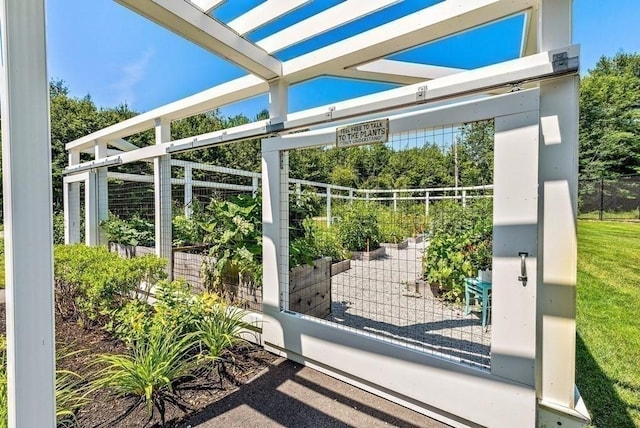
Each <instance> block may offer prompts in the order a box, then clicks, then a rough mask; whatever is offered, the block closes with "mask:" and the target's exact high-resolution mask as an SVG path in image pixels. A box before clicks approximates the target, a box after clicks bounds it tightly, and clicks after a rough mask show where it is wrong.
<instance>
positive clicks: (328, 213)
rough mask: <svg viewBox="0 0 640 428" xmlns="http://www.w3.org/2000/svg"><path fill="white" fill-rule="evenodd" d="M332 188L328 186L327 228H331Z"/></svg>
mask: <svg viewBox="0 0 640 428" xmlns="http://www.w3.org/2000/svg"><path fill="white" fill-rule="evenodd" d="M332 215H333V214H332V213H331V186H327V226H331V216H332Z"/></svg>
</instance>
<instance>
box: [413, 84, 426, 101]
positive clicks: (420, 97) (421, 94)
mask: <svg viewBox="0 0 640 428" xmlns="http://www.w3.org/2000/svg"><path fill="white" fill-rule="evenodd" d="M426 101H427V87H426V86H420V87H419V88H418V92H416V103H418V104H421V103H424V102H426Z"/></svg>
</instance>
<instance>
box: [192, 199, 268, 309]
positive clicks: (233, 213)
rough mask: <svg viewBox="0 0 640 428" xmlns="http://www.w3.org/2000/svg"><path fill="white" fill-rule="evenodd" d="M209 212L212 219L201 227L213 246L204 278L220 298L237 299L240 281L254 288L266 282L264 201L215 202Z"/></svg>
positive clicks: (204, 267)
mask: <svg viewBox="0 0 640 428" xmlns="http://www.w3.org/2000/svg"><path fill="white" fill-rule="evenodd" d="M207 210H208V211H209V214H210V216H209V218H210V220H209V221H206V222H202V223H201V224H200V226H201V227H202V229H203V230H204V231H205V236H204V240H205V242H206V243H208V244H210V245H211V247H210V250H209V256H210V257H209V258H208V259H207V261H205V263H204V265H203V273H204V279H205V282H206V283H207V284H208V286H209V288H211V289H212V290H214V291H215V292H217V293H218V294H219V295H221V296H224V297H225V298H231V299H233V288H234V287H235V284H237V283H238V282H239V281H241V282H243V283H245V284H248V285H251V286H259V285H260V284H261V283H262V231H261V229H262V211H261V202H260V198H258V197H252V196H250V195H239V196H236V197H234V198H231V199H230V200H227V201H218V200H215V199H212V200H211V203H210V204H209V205H208V206H207ZM227 281H228V282H227Z"/></svg>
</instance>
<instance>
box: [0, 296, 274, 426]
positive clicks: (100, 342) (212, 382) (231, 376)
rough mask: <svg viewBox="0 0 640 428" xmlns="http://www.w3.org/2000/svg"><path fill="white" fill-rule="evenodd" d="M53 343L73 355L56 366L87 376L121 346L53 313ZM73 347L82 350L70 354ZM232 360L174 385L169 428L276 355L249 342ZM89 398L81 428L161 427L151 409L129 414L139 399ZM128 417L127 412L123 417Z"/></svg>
mask: <svg viewBox="0 0 640 428" xmlns="http://www.w3.org/2000/svg"><path fill="white" fill-rule="evenodd" d="M5 317H6V314H5V305H4V304H0V332H1V333H2V334H4V332H5ZM56 346H57V348H58V352H59V353H60V351H62V354H63V355H64V354H69V353H73V354H72V355H71V356H69V357H67V358H64V359H63V360H62V361H60V362H59V367H58V368H59V369H61V368H62V369H68V370H72V371H74V372H76V373H78V374H79V375H81V376H83V377H85V378H89V377H90V376H91V373H92V372H93V371H95V368H93V369H92V368H90V363H91V362H92V361H93V360H94V356H95V355H96V354H102V353H122V352H124V351H125V347H124V346H123V345H122V343H120V342H119V341H117V340H115V339H114V338H113V337H111V336H110V335H109V334H108V333H106V332H105V331H103V330H102V329H100V328H89V329H83V328H81V327H80V326H79V325H78V324H77V322H75V321H69V320H63V319H62V318H61V317H60V316H59V315H58V314H56ZM74 351H81V352H79V353H74ZM233 355H234V358H233V360H232V361H229V362H228V363H226V364H225V365H224V370H221V371H219V370H217V369H212V370H208V369H205V368H202V369H199V370H198V371H197V373H196V375H195V376H194V378H192V379H188V380H186V381H184V382H183V383H181V384H179V385H176V386H175V391H174V392H175V394H176V396H177V398H178V402H179V403H180V406H176V405H172V404H168V405H167V409H166V414H165V418H166V421H167V425H166V426H169V427H182V426H190V424H189V423H188V421H189V419H191V418H193V417H195V416H196V415H198V414H199V413H201V412H203V411H204V410H205V409H207V408H208V407H209V406H211V405H212V404H213V403H215V402H216V401H218V400H220V399H221V398H223V397H225V396H226V395H229V394H231V393H233V392H234V391H236V390H237V389H238V388H239V387H240V386H241V385H242V384H244V383H246V382H248V381H250V380H251V379H252V378H253V377H255V376H256V375H258V374H259V373H260V372H261V371H262V370H263V369H264V368H266V367H268V366H269V365H270V364H271V363H272V362H273V361H275V360H276V358H277V357H276V356H274V355H273V354H270V353H269V352H266V351H265V350H263V349H262V348H260V347H258V346H255V345H253V344H250V343H247V344H245V345H242V346H238V347H236V348H235V349H233ZM90 398H91V402H90V403H89V404H87V405H85V406H84V407H82V408H81V409H80V410H79V412H78V415H77V416H78V426H79V427H109V428H111V427H127V428H128V427H159V426H161V425H160V421H161V419H160V415H159V414H158V412H157V410H154V413H153V416H152V417H151V418H150V417H149V414H148V412H147V409H146V407H145V406H144V405H139V406H138V407H137V408H136V409H135V410H133V411H131V412H130V413H129V414H128V415H127V412H128V410H129V409H130V408H131V406H133V405H135V403H136V402H137V401H138V399H137V398H134V397H126V398H125V397H114V396H113V395H111V394H109V392H108V391H105V390H100V391H96V392H94V393H93V394H92V395H91V396H90ZM125 415H126V416H125Z"/></svg>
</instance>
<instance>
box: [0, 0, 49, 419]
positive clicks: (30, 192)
mask: <svg viewBox="0 0 640 428" xmlns="http://www.w3.org/2000/svg"><path fill="white" fill-rule="evenodd" d="M0 31H1V39H2V70H1V73H2V79H1V80H2V86H1V87H0V103H1V107H0V108H1V109H2V166H3V177H4V182H3V186H4V237H5V242H4V245H5V268H6V286H7V288H6V310H7V314H6V317H7V318H6V323H7V326H6V332H7V393H8V409H7V411H8V415H9V416H8V423H9V427H11V428H16V427H54V426H55V425H56V417H55V395H54V391H55V336H54V322H53V321H54V317H53V255H52V245H53V234H52V224H51V218H52V196H51V161H50V155H51V141H50V127H49V80H48V77H47V65H46V43H45V39H46V31H45V8H44V1H43V0H0Z"/></svg>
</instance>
